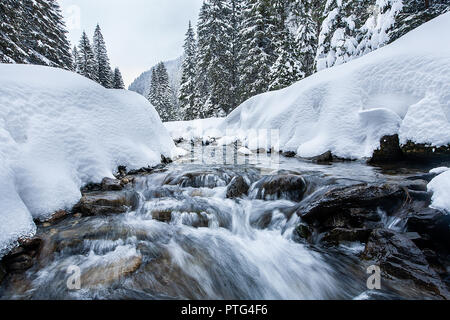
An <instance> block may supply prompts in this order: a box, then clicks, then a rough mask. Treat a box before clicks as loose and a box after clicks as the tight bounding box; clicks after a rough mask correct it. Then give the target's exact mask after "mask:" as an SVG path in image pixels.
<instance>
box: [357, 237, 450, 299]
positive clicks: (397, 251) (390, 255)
mask: <svg viewBox="0 0 450 320" xmlns="http://www.w3.org/2000/svg"><path fill="white" fill-rule="evenodd" d="M363 257H364V258H365V259H369V260H372V261H374V263H375V264H377V265H378V266H379V267H380V268H381V270H382V272H383V273H384V274H385V275H386V276H388V277H392V278H396V279H401V280H412V281H413V282H414V284H415V285H416V286H418V287H420V288H422V289H425V290H427V291H430V292H433V293H434V294H436V295H439V296H441V297H443V298H450V295H449V292H448V290H447V288H446V287H445V285H444V284H443V283H442V281H441V279H440V277H439V275H438V274H437V273H436V272H435V271H434V270H433V269H432V268H431V267H430V266H429V264H428V262H427V260H426V258H425V256H424V254H423V253H422V252H421V251H420V249H419V248H418V247H417V246H416V245H415V244H414V243H413V242H412V241H411V240H410V239H408V238H407V237H405V236H404V235H402V234H400V233H397V232H395V231H392V230H387V229H377V230H374V231H373V232H372V234H371V235H370V237H369V240H368V243H367V245H366V249H365V251H364V254H363Z"/></svg>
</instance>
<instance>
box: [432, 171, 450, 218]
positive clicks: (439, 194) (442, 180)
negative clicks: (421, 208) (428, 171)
mask: <svg viewBox="0 0 450 320" xmlns="http://www.w3.org/2000/svg"><path fill="white" fill-rule="evenodd" d="M439 169H441V168H439ZM436 172H438V171H436ZM428 191H430V192H433V197H432V199H431V200H432V204H431V207H432V208H434V209H438V210H441V211H443V212H446V213H448V214H450V170H446V171H444V172H443V173H441V174H440V175H438V176H437V177H436V178H434V179H433V180H431V182H430V183H429V184H428Z"/></svg>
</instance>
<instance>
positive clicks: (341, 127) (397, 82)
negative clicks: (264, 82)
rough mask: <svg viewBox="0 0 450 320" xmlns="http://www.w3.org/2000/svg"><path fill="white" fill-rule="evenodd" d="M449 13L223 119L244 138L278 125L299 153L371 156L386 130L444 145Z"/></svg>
mask: <svg viewBox="0 0 450 320" xmlns="http://www.w3.org/2000/svg"><path fill="white" fill-rule="evenodd" d="M443 30H450V13H446V14H444V15H441V16H439V17H437V18H435V19H433V20H432V21H430V22H428V23H426V24H424V25H422V26H420V27H418V28H417V29H415V30H413V31H412V32H410V33H408V34H406V35H405V36H403V37H402V38H400V39H398V40H397V41H395V42H393V43H392V44H390V45H388V46H386V47H384V48H381V49H379V50H377V51H375V52H372V53H370V54H368V55H366V56H363V57H361V58H359V59H356V60H353V61H351V62H349V63H347V64H344V65H340V66H336V67H332V68H330V69H326V70H323V71H321V72H318V73H316V74H314V75H313V76H311V77H309V78H306V79H304V80H302V81H299V82H298V83H296V84H294V85H292V86H290V87H288V88H286V89H283V90H279V91H274V92H269V93H265V94H261V95H259V96H256V97H253V98H251V99H249V100H247V101H246V102H244V103H243V104H242V105H241V106H239V107H238V108H237V109H236V110H235V111H233V112H232V113H231V114H230V115H229V116H228V118H227V119H226V121H225V122H224V124H223V125H222V128H221V129H222V130H223V131H224V130H225V128H227V129H229V130H233V131H234V132H236V135H238V136H240V138H241V139H242V140H245V135H246V132H248V131H247V130H248V129H263V128H264V129H279V130H280V147H281V149H282V150H285V151H288V150H289V151H295V152H297V154H299V155H300V156H305V157H309V156H316V155H319V154H321V153H323V152H326V151H328V150H330V151H332V152H333V153H334V154H335V155H337V156H340V157H345V158H362V157H369V156H371V155H372V153H373V150H374V149H376V148H378V147H379V141H380V138H381V137H382V136H384V135H388V134H395V133H399V136H400V139H401V142H402V143H406V142H407V141H408V140H411V141H413V142H416V143H428V144H431V145H434V146H441V145H446V144H448V143H450V123H449V119H450V95H449V93H450V36H449V35H448V33H445V32H443Z"/></svg>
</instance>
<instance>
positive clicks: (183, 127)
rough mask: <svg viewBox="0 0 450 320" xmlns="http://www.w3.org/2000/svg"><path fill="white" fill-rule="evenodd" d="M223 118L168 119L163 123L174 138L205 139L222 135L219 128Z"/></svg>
mask: <svg viewBox="0 0 450 320" xmlns="http://www.w3.org/2000/svg"><path fill="white" fill-rule="evenodd" d="M224 120H225V119H224V118H209V119H198V120H191V121H170V122H165V123H164V125H165V126H166V128H167V130H168V131H169V133H170V135H171V136H172V138H173V139H174V140H177V139H181V138H183V139H184V140H191V139H207V138H212V137H221V136H223V135H224V132H222V131H220V130H219V127H220V126H221V124H222V122H223V121H224Z"/></svg>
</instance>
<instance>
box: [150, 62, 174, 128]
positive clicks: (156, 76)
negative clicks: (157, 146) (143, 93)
mask: <svg viewBox="0 0 450 320" xmlns="http://www.w3.org/2000/svg"><path fill="white" fill-rule="evenodd" d="M172 96H173V93H172V89H171V87H170V84H169V75H168V74H167V70H166V67H165V65H164V63H162V62H161V63H159V64H158V65H157V66H156V68H154V69H153V70H152V80H151V84H150V93H149V96H148V99H149V101H150V103H151V104H153V105H154V106H155V109H156V111H157V112H158V114H159V116H160V117H161V120H162V121H172V120H177V112H176V110H175V106H174V104H173V100H172Z"/></svg>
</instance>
